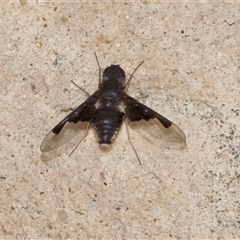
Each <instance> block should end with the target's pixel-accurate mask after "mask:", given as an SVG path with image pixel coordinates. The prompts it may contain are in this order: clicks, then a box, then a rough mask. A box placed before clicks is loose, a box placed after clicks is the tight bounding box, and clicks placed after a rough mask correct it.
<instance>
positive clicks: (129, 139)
mask: <svg viewBox="0 0 240 240" xmlns="http://www.w3.org/2000/svg"><path fill="white" fill-rule="evenodd" d="M125 125H126V129H127V135H128V141H129V142H130V144H131V146H132V148H133V150H134V152H135V155H136V157H137V160H138V162H139V164H140V165H142V163H141V161H140V158H139V157H138V154H137V151H136V149H135V147H134V146H133V144H132V141H131V138H130V134H129V130H128V123H127V119H126V118H125Z"/></svg>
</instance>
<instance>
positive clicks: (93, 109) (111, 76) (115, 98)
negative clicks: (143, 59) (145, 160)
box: [41, 63, 186, 153]
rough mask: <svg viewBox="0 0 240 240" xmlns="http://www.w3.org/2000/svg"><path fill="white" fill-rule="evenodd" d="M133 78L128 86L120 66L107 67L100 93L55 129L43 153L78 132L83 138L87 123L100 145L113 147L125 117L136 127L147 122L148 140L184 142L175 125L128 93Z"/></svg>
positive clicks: (49, 135) (46, 142)
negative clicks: (142, 122) (91, 126)
mask: <svg viewBox="0 0 240 240" xmlns="http://www.w3.org/2000/svg"><path fill="white" fill-rule="evenodd" d="M141 64H142V63H141ZM141 64H140V65H141ZM140 65H139V66H140ZM139 66H138V67H139ZM138 67H137V68H138ZM137 68H136V69H137ZM136 69H135V70H136ZM135 70H134V72H135ZM100 73H101V70H100V67H99V75H101V74H100ZM132 76H133V73H132V75H131V77H130V78H129V80H128V82H127V83H126V84H125V78H126V77H125V72H124V71H123V69H122V68H120V66H119V65H111V66H110V67H107V68H106V69H105V70H104V71H103V76H102V80H99V87H98V90H97V91H96V92H95V93H93V94H92V95H91V96H89V97H88V98H87V99H86V101H85V102H83V103H82V104H81V105H80V106H79V107H77V108H76V109H75V110H73V111H72V112H71V113H70V114H69V115H68V116H67V117H65V118H64V119H63V120H62V121H61V122H60V123H59V124H57V125H56V126H55V127H54V128H53V129H52V131H51V132H50V133H49V134H48V135H47V136H46V138H45V139H44V140H43V142H42V144H41V151H42V152H47V151H51V150H53V149H55V148H58V147H59V146H61V145H63V144H64V143H66V142H67V141H69V140H70V139H72V138H73V137H75V135H76V133H81V134H82V138H84V137H85V136H86V134H85V135H84V134H83V132H84V130H86V129H88V124H90V125H93V126H94V129H95V131H96V135H97V137H98V142H99V143H100V144H111V143H112V141H113V139H114V138H115V136H116V134H117V132H118V130H119V128H120V127H121V125H122V123H123V120H124V119H125V118H126V119H127V120H128V121H129V123H132V122H134V124H137V123H138V122H140V121H141V120H142V121H144V122H146V123H147V124H146V127H145V129H143V130H144V131H145V132H146V134H147V135H148V136H149V138H154V139H156V140H158V139H163V140H166V141H171V142H179V143H182V142H185V140H186V137H185V134H184V133H183V131H182V130H181V129H179V128H178V127H177V126H176V125H175V124H174V123H172V122H171V121H170V120H168V119H167V118H165V117H163V116H162V115H160V114H158V113H157V112H155V111H153V110H152V109H150V108H148V107H147V106H145V105H143V104H141V103H140V102H138V101H137V100H135V99H134V98H132V97H130V96H129V95H128V94H127V93H126V92H125V91H126V89H127V88H128V86H129V83H130V80H131V78H132ZM134 151H135V149H134ZM135 153H136V151H135Z"/></svg>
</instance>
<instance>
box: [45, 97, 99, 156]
mask: <svg viewBox="0 0 240 240" xmlns="http://www.w3.org/2000/svg"><path fill="white" fill-rule="evenodd" d="M97 100H98V95H97V94H96V93H95V94H93V95H91V96H90V97H89V98H88V99H87V100H86V101H85V102H84V103H82V104H81V105H80V106H79V107H77V108H76V109H75V110H73V111H72V112H71V113H70V114H69V115H68V116H66V117H65V118H64V119H63V120H62V121H61V122H60V123H58V124H57V125H56V126H55V127H54V128H53V129H52V130H51V131H50V132H49V133H48V135H47V136H46V137H45V138H44V140H43V141H42V143H41V146H40V150H41V151H42V152H49V151H51V150H53V149H56V148H58V147H60V146H62V145H63V144H65V143H67V142H68V141H70V140H71V139H72V138H74V137H75V136H76V135H77V134H79V137H80V138H81V137H84V135H85V134H86V131H87V124H88V123H89V122H90V121H91V120H92V119H93V118H94V116H95V113H96V102H97Z"/></svg>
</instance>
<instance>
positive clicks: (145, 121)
mask: <svg viewBox="0 0 240 240" xmlns="http://www.w3.org/2000/svg"><path fill="white" fill-rule="evenodd" d="M124 105H125V113H126V116H127V118H128V119H129V120H130V121H131V122H129V125H130V126H131V127H133V128H134V127H137V126H136V125H138V122H139V123H141V124H140V125H141V129H142V131H144V132H145V133H147V134H148V135H149V138H152V137H154V138H155V139H156V140H157V139H162V140H165V141H170V142H177V143H184V142H185V141H186V136H185V134H184V132H183V131H182V130H181V129H180V128H179V127H178V126H176V125H175V124H174V123H173V122H171V121H170V120H168V119H167V118H165V117H163V116H162V115H160V114H158V113H157V112H155V111H153V110H152V109H150V108H149V107H147V106H145V105H143V104H141V103H140V102H138V101H137V100H135V99H134V98H132V97H130V96H128V95H127V94H126V96H125V97H124Z"/></svg>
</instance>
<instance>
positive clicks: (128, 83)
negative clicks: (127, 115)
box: [124, 61, 144, 92]
mask: <svg viewBox="0 0 240 240" xmlns="http://www.w3.org/2000/svg"><path fill="white" fill-rule="evenodd" d="M143 63H144V61H142V62H141V63H140V64H138V66H137V67H136V68H135V69H134V70H133V72H132V74H131V75H130V78H129V79H128V81H127V83H126V85H125V86H124V88H125V91H126V92H127V90H128V87H129V85H130V82H131V79H132V77H133V74H134V73H135V72H136V71H137V69H138V68H139V67H140V66H141V65H142V64H143Z"/></svg>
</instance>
